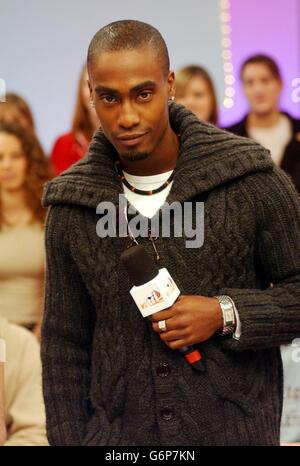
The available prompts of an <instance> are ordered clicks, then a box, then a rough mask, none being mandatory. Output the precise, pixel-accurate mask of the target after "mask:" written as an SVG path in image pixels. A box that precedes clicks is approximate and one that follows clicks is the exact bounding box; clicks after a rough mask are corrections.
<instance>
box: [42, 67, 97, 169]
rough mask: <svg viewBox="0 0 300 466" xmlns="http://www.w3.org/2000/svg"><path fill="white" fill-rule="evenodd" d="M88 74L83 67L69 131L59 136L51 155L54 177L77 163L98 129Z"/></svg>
mask: <svg viewBox="0 0 300 466" xmlns="http://www.w3.org/2000/svg"><path fill="white" fill-rule="evenodd" d="M87 81H88V72H87V67H86V65H84V67H83V68H82V71H81V75H80V80H79V86H78V90H77V99H76V104H75V112H74V115H73V122H72V128H71V131H70V132H68V133H66V134H63V135H62V136H60V137H59V138H58V139H57V141H56V142H55V144H54V147H53V150H52V153H51V157H50V159H51V163H52V165H53V168H54V173H55V175H59V174H60V173H61V172H62V171H64V170H66V169H67V168H69V167H70V166H71V165H73V164H74V163H76V162H78V161H79V160H80V159H81V158H82V157H84V155H85V154H86V151H87V148H88V146H89V143H90V142H91V139H92V136H93V134H94V131H95V130H96V129H97V128H98V127H99V120H98V117H97V115H96V112H95V109H94V108H93V107H92V106H91V101H90V91H89V87H88V83H87Z"/></svg>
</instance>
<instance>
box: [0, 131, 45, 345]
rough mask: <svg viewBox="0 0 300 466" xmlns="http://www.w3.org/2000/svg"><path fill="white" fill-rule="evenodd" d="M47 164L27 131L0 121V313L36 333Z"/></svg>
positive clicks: (40, 300) (40, 302)
mask: <svg viewBox="0 0 300 466" xmlns="http://www.w3.org/2000/svg"><path fill="white" fill-rule="evenodd" d="M50 177H51V176H50V166H49V163H48V160H47V158H46V157H45V155H44V153H43V151H42V149H41V146H40V144H39V142H38V140H37V138H36V136H35V135H34V134H33V132H32V131H28V130H27V131H26V130H25V129H24V128H21V127H20V126H15V125H12V124H7V123H2V124H1V123H0V257H1V261H0V315H1V316H2V317H5V318H7V319H8V320H9V321H11V322H13V323H16V324H19V325H23V326H24V327H27V328H29V329H30V330H33V331H34V333H35V334H36V335H37V336H39V331H40V323H41V317H42V308H43V289H44V233H43V224H44V219H45V209H43V208H42V206H41V202H40V199H41V195H42V189H43V185H44V183H45V182H46V181H48V180H49V179H50Z"/></svg>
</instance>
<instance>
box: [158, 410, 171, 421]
mask: <svg viewBox="0 0 300 466" xmlns="http://www.w3.org/2000/svg"><path fill="white" fill-rule="evenodd" d="M160 414H161V417H162V418H163V420H164V421H171V419H173V417H174V414H173V411H171V410H170V409H169V408H164V409H162V410H161V413H160Z"/></svg>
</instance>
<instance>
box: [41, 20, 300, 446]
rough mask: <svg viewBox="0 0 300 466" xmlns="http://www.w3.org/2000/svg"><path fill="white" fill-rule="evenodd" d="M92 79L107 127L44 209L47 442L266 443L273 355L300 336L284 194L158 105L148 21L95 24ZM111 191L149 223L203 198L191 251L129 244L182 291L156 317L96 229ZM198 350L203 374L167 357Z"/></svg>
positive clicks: (163, 79) (157, 54)
mask: <svg viewBox="0 0 300 466" xmlns="http://www.w3.org/2000/svg"><path fill="white" fill-rule="evenodd" d="M88 69H89V78H90V79H89V86H90V91H91V99H92V101H93V103H94V105H95V108H96V112H97V115H98V117H99V120H100V123H101V128H102V130H101V131H99V132H97V133H96V134H95V137H94V139H93V141H92V143H91V146H90V149H89V152H88V155H87V157H86V158H84V159H83V160H82V161H80V162H79V163H78V164H76V165H75V166H73V167H72V168H71V169H69V170H68V171H67V172H65V173H63V174H62V175H61V176H60V177H58V178H56V179H55V180H53V181H52V182H50V184H48V186H47V187H46V190H45V194H44V199H43V202H44V205H45V206H51V208H50V211H49V214H48V219H47V226H46V238H47V239H46V243H47V286H46V303H45V317H44V323H43V330H42V361H43V369H44V370H43V373H44V377H43V387H44V397H45V402H46V413H47V426H48V437H49V440H50V443H51V444H54V445H152V446H154V445H254V444H261V445H277V444H278V443H279V423H280V416H281V405H282V367H281V359H280V352H279V348H278V346H279V345H280V344H281V343H284V342H286V341H290V340H291V339H292V338H294V337H296V336H297V335H299V332H300V314H299V311H300V287H299V270H300V207H299V198H298V197H297V195H296V192H295V190H294V188H293V186H292V184H291V183H290V182H289V180H288V179H287V178H286V176H285V175H284V173H283V172H282V171H281V170H280V169H278V168H276V167H275V166H274V164H273V163H272V161H271V159H270V157H269V154H268V152H267V151H266V150H264V149H263V148H262V147H261V146H259V145H258V144H257V143H255V142H252V141H249V140H247V139H244V138H239V137H236V136H234V135H230V134H228V133H226V132H224V131H221V130H219V129H217V128H215V127H213V126H211V125H208V124H205V123H202V122H200V121H199V120H198V119H197V117H195V116H194V115H193V114H192V113H191V112H190V111H189V110H187V109H185V108H184V107H183V106H181V105H177V104H175V103H174V102H170V103H169V99H172V97H173V96H174V87H175V79H174V73H173V72H171V71H169V57H168V52H167V48H166V45H165V42H164V40H163V39H162V37H161V35H160V33H159V32H158V31H157V30H156V29H155V28H153V27H152V26H150V25H148V24H145V23H142V22H139V21H132V20H126V21H118V22H115V23H112V24H109V25H107V26H105V27H104V28H102V29H101V30H100V31H98V32H97V33H96V35H95V36H94V38H93V40H92V41H91V44H90V46H89V51H88ZM115 162H116V165H117V169H118V171H117V170H116V167H115ZM170 185H171V187H170ZM122 193H125V195H126V197H127V198H128V201H129V203H130V204H131V205H133V206H134V207H138V208H137V210H138V212H139V214H140V215H141V216H142V217H143V218H144V219H145V218H146V217H152V216H154V217H156V218H157V217H158V216H159V212H158V211H157V209H158V208H159V207H160V205H161V204H162V203H163V202H164V200H166V202H167V203H168V204H172V203H173V202H175V201H176V202H177V203H179V204H180V205H182V206H184V202H187V201H188V202H190V203H192V206H193V209H194V210H193V215H194V214H195V212H196V207H197V204H196V202H197V203H198V202H204V201H205V217H204V235H205V236H204V243H203V245H202V247H197V248H187V247H186V244H185V237H184V236H181V237H179V236H175V234H173V233H172V234H171V237H165V236H164V235H162V234H161V235H159V236H158V238H157V240H156V241H154V239H153V238H152V237H151V236H150V237H149V238H147V237H142V238H138V240H137V241H138V242H139V243H140V244H142V245H143V246H144V247H145V249H146V251H147V252H148V254H150V256H151V257H153V260H155V259H156V260H157V261H158V262H157V263H158V266H159V267H160V268H161V267H166V268H167V269H168V271H169V272H170V274H171V275H172V278H173V279H174V280H175V282H176V284H177V285H178V287H179V289H180V290H181V293H182V294H181V296H180V297H179V298H178V300H177V302H176V303H175V304H174V305H173V306H171V307H170V308H169V309H167V310H165V311H161V312H160V313H158V314H154V315H153V316H152V320H153V321H152V322H151V321H150V320H149V319H143V318H142V316H141V315H140V313H139V311H138V310H137V308H136V305H135V303H134V302H133V300H132V298H131V296H130V293H129V291H130V288H131V285H132V284H131V283H130V281H129V278H128V276H127V274H126V271H125V269H124V267H123V265H122V264H121V261H120V256H121V254H122V252H123V251H124V250H125V249H126V247H127V246H128V239H127V238H125V237H122V236H121V235H115V236H114V235H108V236H106V237H101V238H100V237H98V236H97V234H96V231H95V230H96V223H97V220H98V216H97V215H96V208H97V206H98V205H99V204H100V203H103V202H106V203H107V202H108V201H109V202H110V203H112V204H113V205H116V206H118V200H119V195H120V194H122ZM155 196H157V197H155ZM106 205H107V204H106ZM155 208H156V211H155ZM122 218H123V217H122ZM176 221H177V219H176V218H173V219H172V220H171V224H172V225H171V226H172V227H173V226H174V222H176ZM196 221H197V218H195V215H194V216H193V218H192V222H193V224H194V222H196ZM172 231H173V229H172ZM270 283H273V284H274V286H273V287H269V284H270ZM220 296H223V298H221V297H220ZM226 310H227V312H228V315H227V312H226ZM220 333H222V334H223V335H221V334H220ZM224 333H227V335H224ZM194 344H196V345H197V344H198V345H199V346H198V349H200V351H201V353H202V355H203V359H204V361H205V365H206V371H205V372H203V373H201V372H197V371H195V370H194V369H193V368H192V367H191V366H189V365H188V364H187V363H186V362H185V360H184V359H183V357H182V355H181V354H180V352H179V351H177V350H178V348H182V347H183V346H186V345H194Z"/></svg>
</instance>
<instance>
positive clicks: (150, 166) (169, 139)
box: [121, 126, 180, 176]
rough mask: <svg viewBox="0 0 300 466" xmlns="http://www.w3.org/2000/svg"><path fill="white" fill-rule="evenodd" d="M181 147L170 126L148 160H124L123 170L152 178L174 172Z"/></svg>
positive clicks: (122, 163)
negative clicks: (152, 176)
mask: <svg viewBox="0 0 300 466" xmlns="http://www.w3.org/2000/svg"><path fill="white" fill-rule="evenodd" d="M179 146H180V144H179V140H178V136H177V135H176V134H175V133H174V131H173V130H172V128H171V127H170V126H169V127H168V128H167V130H166V132H165V133H164V136H163V138H162V140H161V142H160V144H159V145H158V147H157V148H156V149H155V150H154V152H153V153H152V154H151V155H150V156H149V157H148V158H147V159H145V160H137V161H135V162H131V161H126V160H123V159H122V160H121V166H122V169H123V170H124V171H125V172H127V173H129V174H131V175H136V176H151V175H157V174H159V173H165V172H167V171H170V170H173V169H174V168H175V166H176V161H177V157H178V154H179Z"/></svg>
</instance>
